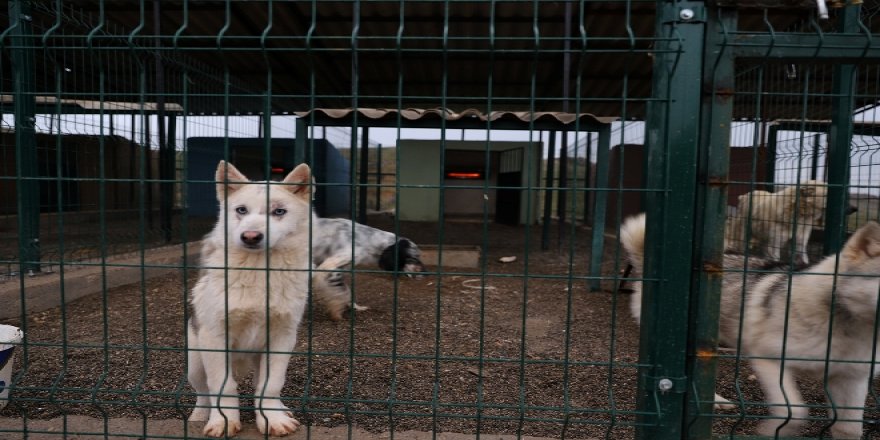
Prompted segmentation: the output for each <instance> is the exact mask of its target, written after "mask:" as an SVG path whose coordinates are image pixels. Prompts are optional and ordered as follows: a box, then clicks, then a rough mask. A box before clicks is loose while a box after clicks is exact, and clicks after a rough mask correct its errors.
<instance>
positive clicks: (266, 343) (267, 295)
mask: <svg viewBox="0 0 880 440" xmlns="http://www.w3.org/2000/svg"><path fill="white" fill-rule="evenodd" d="M215 178H216V180H217V182H218V183H217V199H218V200H219V201H220V215H219V219H218V222H217V224H216V225H215V226H214V229H213V230H212V231H211V233H210V234H208V236H207V237H205V243H206V245H205V248H206V251H204V252H203V253H202V262H203V264H204V265H205V266H206V268H205V269H203V270H202V273H201V276H200V278H199V280H198V282H197V283H196V285H195V287H194V288H193V291H192V297H191V298H190V305H191V307H192V313H191V315H190V318H189V322H188V324H187V328H188V332H187V333H188V341H187V354H188V360H187V365H188V369H189V381H190V383H191V384H192V386H193V388H195V390H196V392H197V393H198V397H197V401H196V407H195V409H194V410H193V413H192V415H190V418H189V420H190V421H204V420H206V421H207V423H206V424H205V427H204V430H203V433H204V435H206V436H209V437H221V436H223V435H224V434H225V435H227V436H233V435H235V434H236V433H237V432H238V431H240V430H241V421H240V419H239V410H238V406H239V402H238V398H237V397H235V395H236V394H237V392H238V382H236V377H241V376H243V375H246V374H247V373H248V372H249V371H251V370H253V371H255V372H256V380H255V381H254V383H255V393H256V402H255V404H256V411H257V414H256V423H257V428H258V429H259V431H260V432H261V433H264V434H268V435H287V434H290V433H292V432H294V431H295V430H296V429H297V427H298V426H299V422H298V421H297V420H296V419H295V418H293V414H292V413H291V412H290V410H289V409H288V408H287V407H285V406H284V404H283V403H282V402H281V399H280V392H281V388H282V386H283V385H284V380H285V377H286V374H287V364H288V361H289V359H290V352H292V351H293V348H294V345H295V344H296V333H297V327H298V326H299V324H300V321H301V319H302V315H303V311H304V310H305V305H306V301H307V299H308V283H309V269H311V267H312V263H311V260H310V258H309V249H308V246H307V243H308V242H309V222H310V221H313V220H311V219H313V216H312V211H311V208H310V206H309V200H310V198H311V194H312V190H311V187H312V186H311V175H310V170H309V167H308V166H307V165H305V164H302V165H299V166H298V167H296V168H295V169H294V170H293V171H292V172H290V174H288V175H287V177H286V178H285V179H284V181H283V182H281V183H278V182H254V183H251V182H250V181H249V180H248V179H247V178H246V177H245V176H244V175H242V174H241V173H240V172H239V171H238V170H237V169H236V168H235V167H234V166H232V165H231V164H226V163H225V162H223V161H221V162H220V164H219V166H218V167H217V171H216V175H215ZM267 272H268V273H267ZM242 351H244V352H242Z"/></svg>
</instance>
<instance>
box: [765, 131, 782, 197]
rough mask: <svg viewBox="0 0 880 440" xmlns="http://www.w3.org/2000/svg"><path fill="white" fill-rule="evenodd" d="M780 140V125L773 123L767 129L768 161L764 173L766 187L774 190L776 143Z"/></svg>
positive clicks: (771, 190)
mask: <svg viewBox="0 0 880 440" xmlns="http://www.w3.org/2000/svg"><path fill="white" fill-rule="evenodd" d="M778 140H779V127H778V126H777V125H771V126H770V128H769V129H768V130H767V163H766V164H765V165H766V168H765V170H766V171H765V173H764V181H765V182H767V185H765V189H766V190H767V191H770V192H774V190H775V186H776V144H777V143H778Z"/></svg>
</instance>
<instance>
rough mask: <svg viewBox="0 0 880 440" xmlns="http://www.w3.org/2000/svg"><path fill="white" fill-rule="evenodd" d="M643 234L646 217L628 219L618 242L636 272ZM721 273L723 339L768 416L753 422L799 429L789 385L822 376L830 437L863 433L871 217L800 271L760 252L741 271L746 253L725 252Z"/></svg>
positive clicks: (877, 267)
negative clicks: (735, 351) (746, 370)
mask: <svg viewBox="0 0 880 440" xmlns="http://www.w3.org/2000/svg"><path fill="white" fill-rule="evenodd" d="M644 239H645V215H644V214H641V215H639V216H636V217H632V218H630V219H628V220H627V221H626V222H625V223H624V225H623V226H622V228H621V231H620V241H621V244H622V245H623V247H624V249H625V250H626V252H627V254H628V258H629V261H630V262H631V264H632V265H633V266H634V267H635V269H636V271H637V272H638V273H639V274H643V273H644V272H643V271H642V269H643V256H644V248H645V244H644ZM724 269H725V271H724V278H723V282H722V292H721V310H720V322H719V324H720V325H719V336H720V338H719V341H720V344H721V345H723V346H726V347H737V343H739V346H740V347H741V350H742V352H741V353H740V354H742V355H745V356H748V357H749V358H750V363H751V365H752V369H753V370H754V371H755V375H756V376H757V378H758V380H759V381H760V383H761V388H762V389H763V391H764V398H765V399H766V401H767V403H768V404H769V408H768V411H769V412H770V415H771V416H772V418H770V419H766V420H764V421H762V422H761V423H760V424H759V426H758V432H759V434H761V435H768V436H773V435H777V434H778V435H779V436H792V435H795V434H797V433H798V432H799V430H800V428H801V426H802V425H803V424H804V421H805V420H806V419H807V417H808V416H809V414H808V413H809V408H807V407H806V406H804V402H803V398H802V397H801V394H800V390H799V388H798V385H797V383H796V381H795V379H796V377H798V376H801V377H813V378H817V379H819V380H823V381H825V389H826V390H827V399H828V407H829V409H828V416H829V419H830V421H831V422H832V423H834V424H833V425H832V426H831V434H832V435H833V436H834V437H835V438H860V437H861V435H862V417H863V412H864V406H865V397H866V395H867V393H868V390H869V387H870V385H871V382H872V380H873V376H876V373H877V371H878V370H880V369H878V368H876V367H875V366H873V365H874V364H875V363H876V362H878V361H880V350H878V348H880V347H878V346H877V341H878V336H880V335H878V327H877V325H876V321H877V310H878V309H877V306H878V305H877V304H878V303H877V300H878V292H880V224H877V223H874V222H868V223H867V224H865V225H864V226H862V227H861V228H859V229H858V230H857V231H856V232H855V233H854V234H853V235H852V237H850V238H849V240H848V241H847V242H846V244H845V245H844V247H843V250H842V251H841V252H840V254H838V255H831V256H828V257H826V258H825V259H823V260H822V261H821V262H819V263H818V264H816V265H813V266H810V267H807V268H805V269H802V270H796V268H790V267H787V266H785V265H784V264H781V263H779V262H774V261H767V260H762V259H760V258H749V259H748V267H746V259H745V257H744V256H742V255H737V254H730V253H727V254H725V255H724ZM744 270H745V274H744V273H743V271H744ZM634 290H635V293H634V294H633V296H632V303H631V304H630V307H631V311H632V314H633V316H634V317H635V318H636V320H640V319H641V305H642V295H641V293H642V283H641V282H635V283H634ZM741 309H742V310H743V312H742V316H740V310H741ZM740 321H742V322H740ZM740 324H742V325H741V327H742V333H741V334H740V333H739V331H740ZM783 359H784V360H783ZM718 399H719V400H721V401H724V399H721V398H718Z"/></svg>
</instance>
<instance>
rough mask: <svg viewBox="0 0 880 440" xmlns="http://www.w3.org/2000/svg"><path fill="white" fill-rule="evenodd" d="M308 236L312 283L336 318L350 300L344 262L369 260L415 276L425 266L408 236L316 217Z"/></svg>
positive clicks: (360, 262)
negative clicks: (342, 270)
mask: <svg viewBox="0 0 880 440" xmlns="http://www.w3.org/2000/svg"><path fill="white" fill-rule="evenodd" d="M314 231H315V234H314V236H313V237H312V259H313V260H314V262H315V265H316V266H317V271H316V273H315V280H316V283H315V284H316V285H317V286H319V287H318V288H319V289H320V292H319V293H320V298H321V299H322V300H323V302H324V305H325V307H326V309H327V313H328V314H329V315H330V318H331V319H333V320H335V321H338V320H340V319H342V314H343V313H344V312H345V311H346V310H347V309H348V308H349V305H353V307H354V309H355V310H365V309H366V307H362V306H358V305H357V304H354V303H353V302H352V299H351V291H350V289H349V288H348V286H346V284H345V280H344V279H343V272H341V271H340V269H342V268H343V267H345V266H349V265H351V264H352V263H354V265H359V264H369V265H378V266H379V267H380V268H381V269H383V270H387V271H391V272H398V273H405V274H407V275H408V276H413V274H416V275H415V276H418V274H419V273H420V272H423V271H424V270H425V267H424V265H423V264H422V261H421V259H420V257H421V252H420V251H419V247H418V246H417V245H416V244H415V243H413V242H412V241H411V240H409V239H407V238H403V237H398V236H396V235H394V234H392V233H390V232H386V231H383V230H380V229H376V228H371V227H369V226H366V225H362V224H360V223H357V222H353V221H351V220H347V219H341V218H319V219H318V220H317V222H316V223H315V228H314Z"/></svg>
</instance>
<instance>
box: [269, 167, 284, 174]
mask: <svg viewBox="0 0 880 440" xmlns="http://www.w3.org/2000/svg"><path fill="white" fill-rule="evenodd" d="M272 174H284V168H276V167H272Z"/></svg>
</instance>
